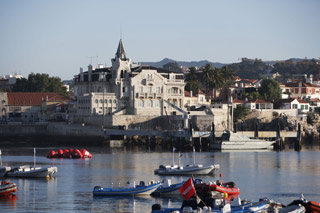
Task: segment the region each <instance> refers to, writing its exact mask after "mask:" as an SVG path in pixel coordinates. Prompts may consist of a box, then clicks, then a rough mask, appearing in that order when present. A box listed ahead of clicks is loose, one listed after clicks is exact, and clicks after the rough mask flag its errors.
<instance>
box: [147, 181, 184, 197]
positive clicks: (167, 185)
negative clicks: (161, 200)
mask: <svg viewBox="0 0 320 213" xmlns="http://www.w3.org/2000/svg"><path fill="white" fill-rule="evenodd" d="M184 182H185V181H183V182H181V183H176V184H171V180H170V179H169V180H164V182H163V183H162V184H161V186H159V187H158V188H157V189H156V190H155V191H154V192H152V194H151V195H154V196H177V197H180V196H181V195H180V192H179V189H180V188H181V186H182V185H183V184H184Z"/></svg>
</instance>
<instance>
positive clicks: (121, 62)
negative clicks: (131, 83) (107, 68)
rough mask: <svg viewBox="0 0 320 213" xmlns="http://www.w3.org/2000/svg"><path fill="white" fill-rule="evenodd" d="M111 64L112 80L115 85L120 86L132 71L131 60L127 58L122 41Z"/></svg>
mask: <svg viewBox="0 0 320 213" xmlns="http://www.w3.org/2000/svg"><path fill="white" fill-rule="evenodd" d="M111 63H112V68H111V70H112V79H113V81H114V83H116V84H118V83H119V82H120V81H121V79H123V78H125V76H126V74H127V73H129V72H130V71H131V69H130V67H131V60H130V59H129V58H127V56H126V52H125V50H124V47H123V43H122V39H120V41H119V45H118V49H117V52H116V55H115V58H113V59H111Z"/></svg>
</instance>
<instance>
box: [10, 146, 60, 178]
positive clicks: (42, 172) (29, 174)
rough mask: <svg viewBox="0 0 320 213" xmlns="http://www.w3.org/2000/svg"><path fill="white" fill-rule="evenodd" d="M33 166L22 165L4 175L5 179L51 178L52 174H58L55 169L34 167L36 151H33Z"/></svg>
mask: <svg viewBox="0 0 320 213" xmlns="http://www.w3.org/2000/svg"><path fill="white" fill-rule="evenodd" d="M33 153H34V155H33V159H34V163H33V166H30V165H23V166H19V167H14V168H12V169H11V170H10V171H8V172H7V173H6V177H16V178H51V177H52V176H53V174H55V173H57V172H58V168H57V167H46V168H42V167H40V166H36V149H35V148H34V151H33Z"/></svg>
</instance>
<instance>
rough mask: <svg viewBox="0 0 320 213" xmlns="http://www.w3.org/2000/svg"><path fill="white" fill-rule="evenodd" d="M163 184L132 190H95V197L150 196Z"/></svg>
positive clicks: (133, 188) (138, 187)
mask: <svg viewBox="0 0 320 213" xmlns="http://www.w3.org/2000/svg"><path fill="white" fill-rule="evenodd" d="M160 185H161V183H155V184H152V185H149V186H137V187H132V188H100V189H99V188H97V187H95V188H94V190H93V195H94V196H132V195H133V196H136V195H150V194H151V193H152V192H154V191H155V190H156V189H157V188H158V187H159V186H160Z"/></svg>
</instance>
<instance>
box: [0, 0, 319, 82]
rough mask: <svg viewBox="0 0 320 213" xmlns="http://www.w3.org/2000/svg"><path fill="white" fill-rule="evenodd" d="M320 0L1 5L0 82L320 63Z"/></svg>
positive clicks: (42, 0) (36, 0)
mask: <svg viewBox="0 0 320 213" xmlns="http://www.w3.org/2000/svg"><path fill="white" fill-rule="evenodd" d="M319 11H320V1H319V0H306V1H302V0H282V1H278V0H200V1H194V0H161V1H152V0H134V1H133V0H121V1H115V0H113V1H109V0H101V1H100V0H52V1H49V0H27V1H25V0H0V29H1V31H0V32H1V33H0V76H1V75H10V74H14V73H18V74H21V75H23V76H24V77H27V76H28V75H29V74H30V73H31V72H33V73H47V74H49V75H50V76H57V77H60V78H61V79H62V80H71V79H72V78H73V76H74V75H77V74H78V73H79V70H80V67H83V68H84V70H87V66H88V65H89V64H90V63H92V64H93V65H94V66H96V65H97V64H104V65H106V66H111V58H114V56H115V53H116V50H117V47H118V43H119V40H120V38H122V41H123V44H124V48H125V51H126V53H127V57H129V58H131V59H132V61H134V62H156V61H160V60H162V59H163V58H170V59H174V60H178V61H198V60H209V61H211V62H221V63H236V62H240V60H241V58H243V57H247V58H259V59H262V60H264V61H268V60H286V59H289V58H310V59H311V58H316V59H319V57H320V12H319Z"/></svg>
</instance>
